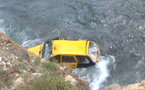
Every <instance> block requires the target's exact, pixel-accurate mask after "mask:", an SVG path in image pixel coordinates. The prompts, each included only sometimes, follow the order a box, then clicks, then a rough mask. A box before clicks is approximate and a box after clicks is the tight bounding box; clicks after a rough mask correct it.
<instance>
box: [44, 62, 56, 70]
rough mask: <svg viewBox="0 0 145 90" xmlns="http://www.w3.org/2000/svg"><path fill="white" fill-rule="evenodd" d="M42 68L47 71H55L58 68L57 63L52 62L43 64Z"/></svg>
mask: <svg viewBox="0 0 145 90" xmlns="http://www.w3.org/2000/svg"><path fill="white" fill-rule="evenodd" d="M42 67H43V68H44V69H46V70H50V71H55V70H57V66H56V64H55V63H52V62H44V63H42Z"/></svg>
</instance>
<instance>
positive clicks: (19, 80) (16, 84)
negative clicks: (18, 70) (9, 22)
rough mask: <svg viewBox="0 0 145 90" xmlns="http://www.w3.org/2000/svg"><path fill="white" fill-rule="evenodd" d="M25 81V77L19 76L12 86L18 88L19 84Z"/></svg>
mask: <svg viewBox="0 0 145 90" xmlns="http://www.w3.org/2000/svg"><path fill="white" fill-rule="evenodd" d="M23 83H24V80H23V78H21V77H18V78H17V79H16V81H15V82H14V86H13V87H12V88H16V87H17V86H19V85H20V84H23Z"/></svg>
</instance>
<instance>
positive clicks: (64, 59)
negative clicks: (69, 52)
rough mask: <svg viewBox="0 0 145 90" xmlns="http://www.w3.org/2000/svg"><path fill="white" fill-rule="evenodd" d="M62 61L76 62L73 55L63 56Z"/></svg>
mask: <svg viewBox="0 0 145 90" xmlns="http://www.w3.org/2000/svg"><path fill="white" fill-rule="evenodd" d="M62 62H67V63H76V61H75V59H74V57H73V56H62Z"/></svg>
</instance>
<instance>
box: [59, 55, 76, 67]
mask: <svg viewBox="0 0 145 90" xmlns="http://www.w3.org/2000/svg"><path fill="white" fill-rule="evenodd" d="M60 64H67V65H69V66H71V67H72V68H76V67H77V61H76V60H75V57H74V56H63V55H62V56H61V58H60Z"/></svg>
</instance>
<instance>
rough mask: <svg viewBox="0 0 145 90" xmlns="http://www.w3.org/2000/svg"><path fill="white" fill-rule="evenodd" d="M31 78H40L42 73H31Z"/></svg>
mask: <svg viewBox="0 0 145 90" xmlns="http://www.w3.org/2000/svg"><path fill="white" fill-rule="evenodd" d="M32 76H33V77H41V76H42V73H32Z"/></svg>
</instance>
